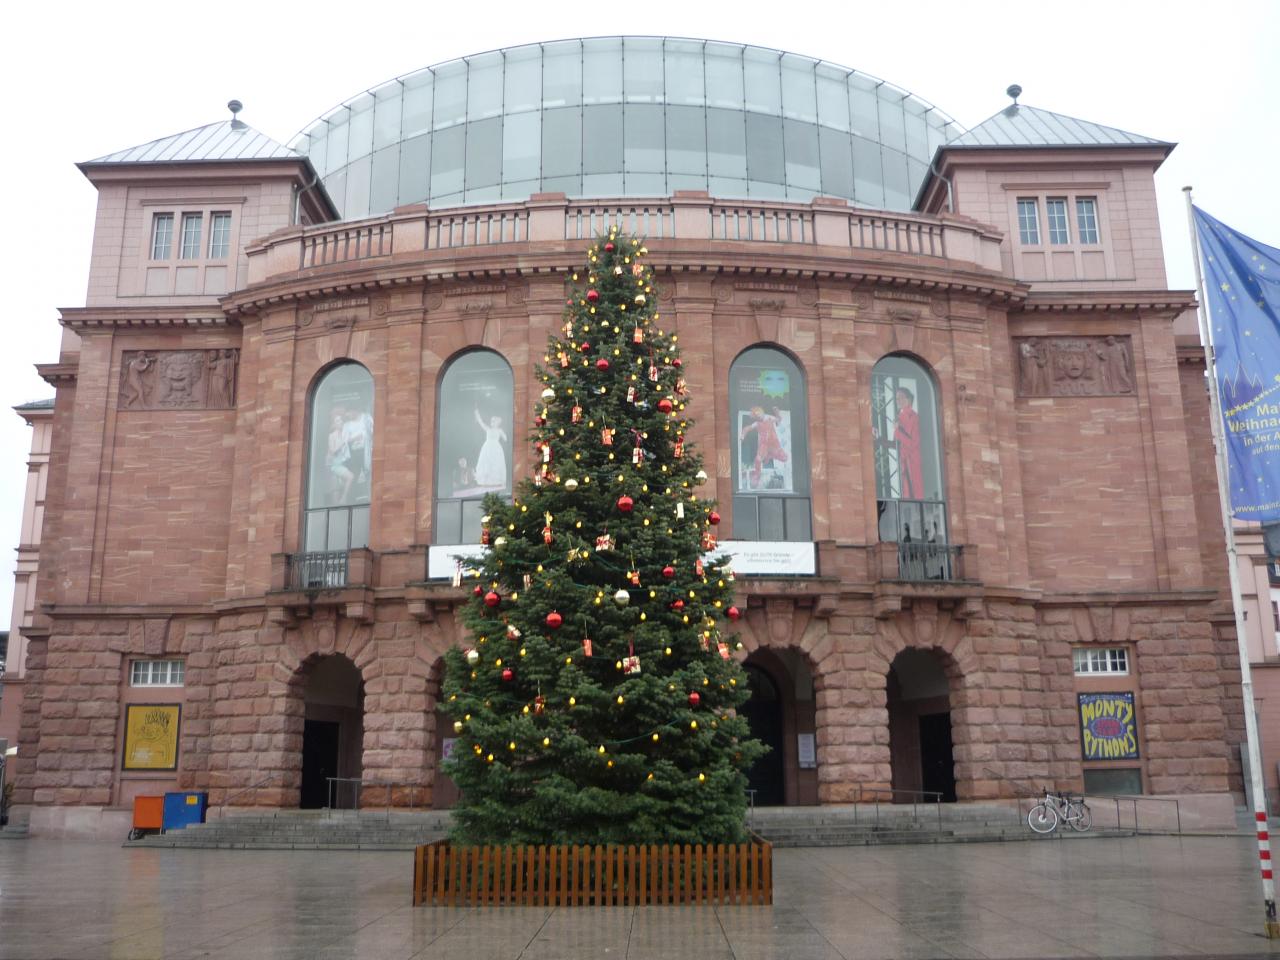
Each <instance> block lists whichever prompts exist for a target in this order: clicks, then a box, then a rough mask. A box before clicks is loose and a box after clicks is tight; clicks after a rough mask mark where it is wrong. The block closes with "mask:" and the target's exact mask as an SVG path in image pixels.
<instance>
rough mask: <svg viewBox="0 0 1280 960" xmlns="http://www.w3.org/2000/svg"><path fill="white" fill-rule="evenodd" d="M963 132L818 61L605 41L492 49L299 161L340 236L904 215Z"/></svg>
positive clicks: (918, 104)
mask: <svg viewBox="0 0 1280 960" xmlns="http://www.w3.org/2000/svg"><path fill="white" fill-rule="evenodd" d="M959 132H960V131H959V129H958V128H957V127H956V126H955V123H954V122H953V121H952V120H951V118H950V117H949V116H947V115H946V114H945V113H943V112H942V111H941V110H939V109H938V108H936V107H934V106H933V105H932V104H929V103H927V102H925V101H924V100H921V99H919V98H918V97H915V96H913V95H912V94H910V93H908V92H906V91H905V90H901V89H899V88H897V87H894V86H892V85H891V84H889V83H886V82H884V81H882V80H878V79H876V78H875V77H871V76H868V75H866V74H862V73H858V72H857V71H855V70H850V69H848V68H845V67H839V66H836V65H834V64H831V63H827V62H825V61H821V60H814V59H811V58H809V57H802V56H797V55H795V54H791V53H784V52H782V51H779V50H769V49H765V48H762V47H750V46H743V45H741V44H730V43H719V42H714V41H706V40H685V39H675V38H670V37H597V38H591V39H584V40H562V41H556V42H554V43H542V44H530V45H527V46H520V47H509V48H507V49H505V50H494V51H490V52H488V53H481V54H477V55H475V56H469V57H464V58H462V59H459V60H452V61H449V62H447V63H441V64H437V65H436V66H432V67H427V68H425V69H422V70H419V71H416V72H414V73H410V74H406V75H405V76H402V77H398V78H396V79H394V80H391V81H389V82H387V83H385V84H383V85H382V86H380V87H377V88H376V89H374V90H370V91H368V92H366V93H362V94H360V95H359V96H357V97H354V98H352V99H351V100H348V101H347V102H345V103H343V104H342V105H340V106H339V107H337V108H335V109H334V110H332V111H330V112H329V113H328V114H326V115H325V116H324V117H322V118H320V119H319V120H317V121H316V122H315V123H313V124H312V125H311V126H309V127H308V128H307V129H306V130H304V131H303V132H302V133H300V134H298V136H297V137H296V138H295V139H294V141H293V143H292V144H291V146H293V147H294V148H295V149H297V150H298V151H300V152H302V153H305V154H306V155H307V156H309V157H310V159H311V162H312V164H313V165H314V166H315V168H316V170H317V171H318V172H319V174H320V176H321V178H322V179H323V181H324V185H325V188H326V190H327V191H328V193H329V196H330V197H331V198H332V199H333V201H334V204H335V205H336V206H337V208H338V211H339V212H340V214H341V216H342V217H343V218H344V219H347V220H351V219H357V218H360V217H364V216H370V215H376V214H380V213H385V212H387V211H389V210H391V209H392V208H394V207H396V206H400V205H403V204H408V203H421V202H425V203H428V204H430V205H431V206H433V207H451V206H458V205H465V204H479V203H495V202H499V201H503V200H524V199H527V198H528V197H529V196H530V194H533V193H538V192H548V191H559V192H563V193H566V194H568V195H569V196H570V197H660V196H668V195H670V194H671V193H672V192H674V191H676V190H707V191H710V193H711V195H712V196H715V197H725V198H735V199H748V198H759V199H763V200H793V201H801V202H803V201H807V200H809V199H811V198H812V197H814V196H819V195H821V196H831V197H843V198H845V199H848V200H850V201H852V202H854V203H857V204H860V205H863V206H869V207H880V208H886V209H890V210H908V209H910V208H911V202H912V198H913V197H914V196H915V192H916V189H917V188H918V187H919V185H920V184H921V182H922V181H923V179H924V175H925V172H926V171H927V169H928V164H929V158H930V157H931V156H932V155H933V152H934V150H935V149H936V148H937V147H938V146H940V145H941V144H943V143H945V142H946V141H948V140H950V139H951V138H952V137H954V136H955V135H956V134H958V133H959Z"/></svg>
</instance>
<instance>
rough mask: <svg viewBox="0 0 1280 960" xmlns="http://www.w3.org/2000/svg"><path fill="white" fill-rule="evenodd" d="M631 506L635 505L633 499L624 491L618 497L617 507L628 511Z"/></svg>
mask: <svg viewBox="0 0 1280 960" xmlns="http://www.w3.org/2000/svg"><path fill="white" fill-rule="evenodd" d="M633 506H635V501H634V500H632V499H631V498H630V497H628V496H627V495H626V494H625V493H624V494H623V495H622V496H620V497H619V498H618V509H619V510H621V511H622V512H623V513H630V512H631V508H632V507H633Z"/></svg>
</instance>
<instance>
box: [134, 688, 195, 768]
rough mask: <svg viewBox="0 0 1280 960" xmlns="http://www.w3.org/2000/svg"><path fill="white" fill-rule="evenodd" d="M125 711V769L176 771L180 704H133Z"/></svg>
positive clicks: (180, 714)
mask: <svg viewBox="0 0 1280 960" xmlns="http://www.w3.org/2000/svg"><path fill="white" fill-rule="evenodd" d="M124 709H125V714H124V769H125V770H177V769H178V726H179V722H180V721H181V718H182V707H181V705H180V704H176V703H131V704H128V705H127V706H126V707H125V708H124Z"/></svg>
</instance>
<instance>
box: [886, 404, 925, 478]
mask: <svg viewBox="0 0 1280 960" xmlns="http://www.w3.org/2000/svg"><path fill="white" fill-rule="evenodd" d="M894 399H895V401H896V402H897V407H898V410H897V413H898V416H897V419H896V421H895V423H894V427H893V439H894V441H895V442H896V443H897V444H898V471H899V493H898V496H899V497H900V498H901V499H903V500H923V499H924V484H923V482H922V477H923V473H924V471H923V470H922V468H921V463H920V414H918V413H917V412H916V410H915V399H916V398H915V396H914V395H913V394H912V393H911V391H910V390H908V389H907V388H906V387H898V389H897V391H896V392H895V393H894Z"/></svg>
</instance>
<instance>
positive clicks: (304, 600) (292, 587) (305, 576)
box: [267, 547, 375, 626]
mask: <svg viewBox="0 0 1280 960" xmlns="http://www.w3.org/2000/svg"><path fill="white" fill-rule="evenodd" d="M374 567H375V556H374V553H373V551H371V550H369V549H367V548H363V547H361V548H358V549H354V550H325V551H307V552H302V553H277V554H273V555H272V557H271V590H270V591H269V592H268V593H267V608H268V617H269V619H270V620H271V621H272V622H273V623H280V624H284V625H286V626H291V625H293V624H294V623H295V622H296V620H297V619H298V618H299V617H309V616H311V615H312V613H313V612H314V611H315V610H317V609H319V608H325V607H336V608H339V609H341V610H343V611H344V612H345V614H346V616H348V617H350V618H352V619H355V620H371V619H372V618H373V586H374V582H375V570H374Z"/></svg>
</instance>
